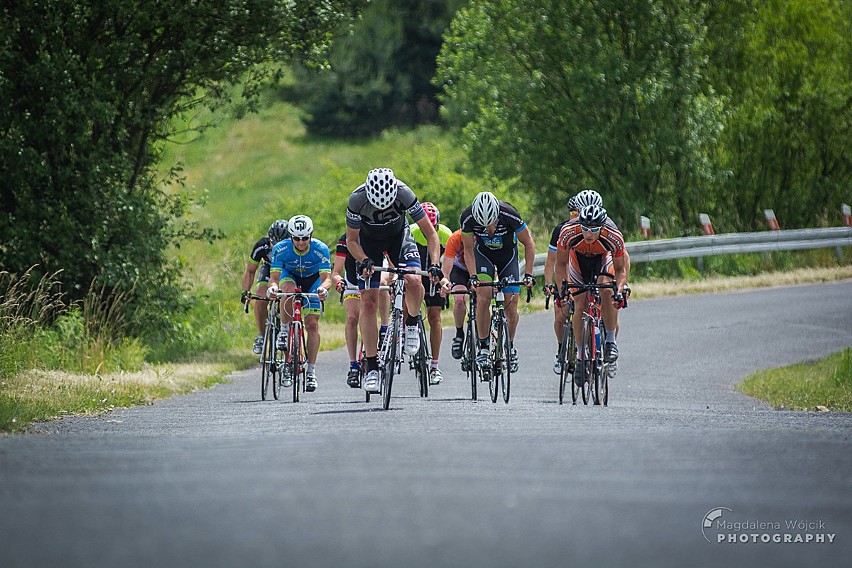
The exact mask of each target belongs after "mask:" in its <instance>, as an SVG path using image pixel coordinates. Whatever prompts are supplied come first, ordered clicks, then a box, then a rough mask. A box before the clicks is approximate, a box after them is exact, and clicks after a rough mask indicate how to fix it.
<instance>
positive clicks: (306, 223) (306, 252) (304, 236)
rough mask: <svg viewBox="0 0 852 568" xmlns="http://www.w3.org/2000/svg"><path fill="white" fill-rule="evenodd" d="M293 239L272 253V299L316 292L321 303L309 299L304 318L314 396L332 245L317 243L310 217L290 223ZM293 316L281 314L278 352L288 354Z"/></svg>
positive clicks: (308, 379)
mask: <svg viewBox="0 0 852 568" xmlns="http://www.w3.org/2000/svg"><path fill="white" fill-rule="evenodd" d="M287 225H288V229H289V231H290V238H289V239H287V240H285V241H282V242H280V243H278V244H277V245H275V248H274V249H272V264H271V268H270V275H269V289H268V290H267V293H268V294H269V296H270V297H275V295H276V294H277V293H278V284H279V281H280V282H281V291H282V292H284V293H292V292H295V291H296V287H299V288H300V289H301V290H302V291H303V292H305V293H313V292H316V293H317V294H318V295H319V299H316V298H309V299H308V300H307V303H306V304H305V307H304V308H303V309H302V314H303V318H304V322H305V331H306V333H307V342H306V345H305V347H306V348H307V349H306V350H307V359H308V366H307V369H306V371H305V390H306V391H308V392H313V391H314V390H316V388H317V374H316V363H317V353H319V347H320V333H319V314H320V301H323V300H325V299H326V298H327V297H328V290H329V289H330V288H331V277H330V272H331V265H330V263H329V258H328V256H329V253H328V245H326V244H325V243H324V242H322V241H320V240H319V239H314V238H313V234H314V222H313V221H312V220H311V218H310V217H308V216H307V215H295V216H294V217H291V218H290V220H289V221H288V222H287ZM292 319H293V316H292V314H290V313H288V312H287V310H286V309H282V310H281V323H282V325H281V334H280V335H279V336H278V349H281V350H284V351H286V349H287V337H288V335H289V333H290V322H291V321H292ZM292 380H293V378H292V377H289V376H288V375H287V374H286V371H285V375H284V386H285V387H288V386H290V385H292V384H293V383H292Z"/></svg>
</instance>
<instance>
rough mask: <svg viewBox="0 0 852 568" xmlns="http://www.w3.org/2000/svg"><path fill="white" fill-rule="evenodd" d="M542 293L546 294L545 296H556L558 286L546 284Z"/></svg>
mask: <svg viewBox="0 0 852 568" xmlns="http://www.w3.org/2000/svg"><path fill="white" fill-rule="evenodd" d="M541 291H542V292H544V295H545V296H552V295H554V294H556V286H555V285H553V284H545V285H544V288H542V289H541Z"/></svg>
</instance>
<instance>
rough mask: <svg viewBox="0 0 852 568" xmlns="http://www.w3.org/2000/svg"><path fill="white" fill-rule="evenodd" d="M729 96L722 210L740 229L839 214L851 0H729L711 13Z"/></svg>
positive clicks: (718, 77) (851, 51) (717, 60)
mask: <svg viewBox="0 0 852 568" xmlns="http://www.w3.org/2000/svg"><path fill="white" fill-rule="evenodd" d="M709 25H710V29H711V33H710V37H711V38H713V59H712V62H713V65H712V66H711V73H712V80H713V82H714V84H716V85H717V86H718V88H719V90H720V91H721V92H722V93H724V94H725V95H726V96H727V97H728V98H729V101H730V102H729V106H730V109H731V112H730V118H729V120H728V121H727V124H726V128H725V134H724V137H723V142H724V148H725V150H724V152H723V153H722V155H721V159H722V160H723V163H724V165H725V166H726V167H727V168H729V169H730V170H731V172H732V175H731V177H730V179H729V180H728V181H727V182H726V184H725V186H724V188H723V192H722V195H723V198H722V200H721V201H720V206H721V207H720V209H721V211H720V213H721V215H722V216H723V217H722V218H724V219H726V220H727V222H728V224H729V225H730V226H732V227H735V228H739V229H754V228H758V227H764V226H765V221H764V219H763V209H765V208H771V209H774V210H775V212H776V214H777V216H778V219H779V220H780V221H781V223H782V224H783V226H784V227H786V228H794V227H807V226H813V225H814V224H816V223H820V222H834V223H836V222H837V219H838V217H839V211H840V202H841V199H842V197H841V196H842V195H843V194H844V193H845V194H846V195H849V188H850V182H852V151H850V150H852V73H850V71H851V70H852V63H850V62H852V4H850V3H849V2H843V1H841V0H773V1H769V2H756V1H755V0H728V1H727V2H724V3H722V5H721V6H720V11H718V12H714V13H713V15H712V17H711V19H710V22H709Z"/></svg>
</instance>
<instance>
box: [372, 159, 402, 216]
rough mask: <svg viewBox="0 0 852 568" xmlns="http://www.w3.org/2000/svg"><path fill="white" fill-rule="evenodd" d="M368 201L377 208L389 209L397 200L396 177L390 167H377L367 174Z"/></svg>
mask: <svg viewBox="0 0 852 568" xmlns="http://www.w3.org/2000/svg"><path fill="white" fill-rule="evenodd" d="M366 188H367V201H369V202H370V204H371V205H372V206H373V207H375V208H376V209H387V208H388V207H390V206H391V205H392V204H393V202H394V201H395V200H396V178H395V177H394V175H393V170H392V169H390V168H376V169H374V170H370V171H369V173H368V174H367V184H366Z"/></svg>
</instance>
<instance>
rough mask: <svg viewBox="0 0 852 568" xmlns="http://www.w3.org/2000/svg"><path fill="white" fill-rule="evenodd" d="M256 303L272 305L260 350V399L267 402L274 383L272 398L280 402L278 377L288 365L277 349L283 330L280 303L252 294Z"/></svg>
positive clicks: (252, 298)
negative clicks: (268, 393)
mask: <svg viewBox="0 0 852 568" xmlns="http://www.w3.org/2000/svg"><path fill="white" fill-rule="evenodd" d="M249 298H250V299H251V300H254V301H256V302H267V303H269V304H270V306H269V309H268V310H267V315H266V325H265V327H264V332H263V347H262V348H261V350H260V399H261V400H266V393H267V392H268V391H269V384H270V382H271V383H272V396H273V397H274V398H275V400H278V381H279V377H278V375H279V374H280V373H281V371H282V370H283V368H284V365H285V364H286V363H285V361H284V360H283V359H282V358H281V357H280V355H279V352H278V351H277V350H276V349H275V344H276V342H277V341H278V334H279V333H280V330H281V318H280V314H279V311H278V302H276V301H274V300H271V299H269V298H267V297H266V296H258V295H256V294H252V295H251V296H249ZM246 313H248V302H246Z"/></svg>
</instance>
